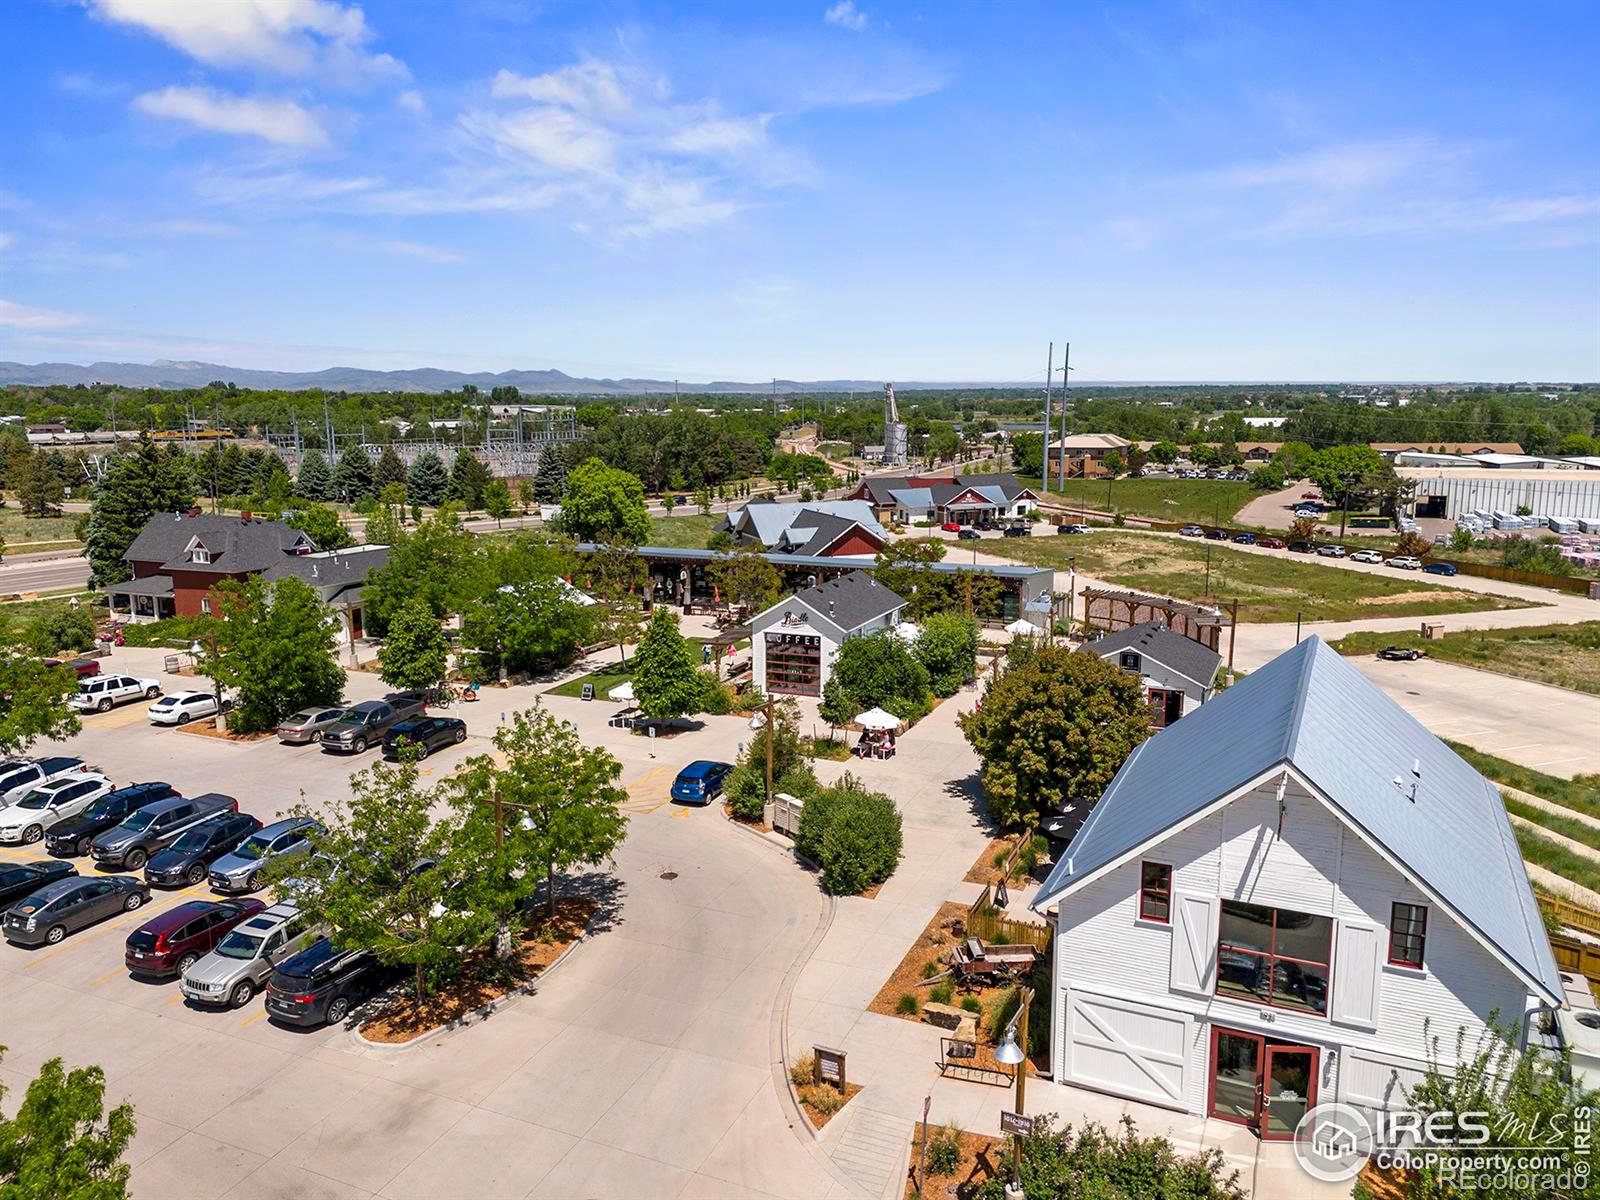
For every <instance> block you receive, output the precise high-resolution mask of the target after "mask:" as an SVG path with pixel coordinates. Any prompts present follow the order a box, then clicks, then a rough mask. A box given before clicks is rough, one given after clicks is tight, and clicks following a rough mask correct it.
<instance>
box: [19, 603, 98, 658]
mask: <svg viewBox="0 0 1600 1200" xmlns="http://www.w3.org/2000/svg"><path fill="white" fill-rule="evenodd" d="M28 646H29V648H30V649H32V650H33V652H34V653H35V654H56V653H58V652H61V651H70V650H93V649H94V618H93V617H91V616H90V615H89V614H88V612H87V611H85V610H84V609H81V608H63V609H60V610H59V611H57V612H49V613H45V614H44V615H43V616H41V617H40V618H39V619H38V620H36V621H34V623H33V626H32V627H31V628H30V629H29V630H28Z"/></svg>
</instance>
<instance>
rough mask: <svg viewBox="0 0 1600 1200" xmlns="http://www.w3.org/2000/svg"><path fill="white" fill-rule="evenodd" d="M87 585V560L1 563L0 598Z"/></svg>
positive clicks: (21, 559) (30, 558)
mask: <svg viewBox="0 0 1600 1200" xmlns="http://www.w3.org/2000/svg"><path fill="white" fill-rule="evenodd" d="M88 586H89V560H88V559H85V558H35V557H33V556H31V555H29V556H19V557H16V558H8V559H6V560H5V561H4V562H3V563H0V596H13V595H17V594H19V593H22V592H55V591H60V590H62V589H63V588H85V587H88Z"/></svg>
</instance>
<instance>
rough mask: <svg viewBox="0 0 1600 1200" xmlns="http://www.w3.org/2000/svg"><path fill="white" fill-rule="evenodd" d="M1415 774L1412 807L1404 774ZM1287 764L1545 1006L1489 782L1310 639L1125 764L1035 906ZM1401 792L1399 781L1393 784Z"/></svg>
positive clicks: (1534, 945) (1539, 962)
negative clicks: (1494, 952)
mask: <svg viewBox="0 0 1600 1200" xmlns="http://www.w3.org/2000/svg"><path fill="white" fill-rule="evenodd" d="M1413 762H1417V763H1418V764H1419V765H1420V769H1421V777H1420V781H1419V783H1418V787H1417V792H1416V799H1415V801H1413V800H1412V799H1411V798H1410V781H1411V778H1412V776H1411V766H1412V763H1413ZM1280 765H1288V766H1290V767H1292V768H1293V769H1294V771H1295V772H1296V773H1297V774H1298V775H1299V776H1300V777H1301V778H1303V779H1304V780H1305V781H1306V782H1307V783H1309V784H1310V785H1311V786H1312V787H1314V788H1315V789H1316V790H1317V791H1319V792H1320V793H1321V794H1322V795H1323V796H1325V797H1326V798H1327V799H1328V800H1329V801H1330V802H1331V803H1332V804H1333V805H1334V807H1335V808H1336V809H1337V810H1338V811H1339V812H1340V813H1342V814H1343V816H1344V817H1345V818H1346V819H1347V820H1349V822H1350V823H1351V824H1352V825H1353V826H1355V827H1356V828H1357V829H1359V830H1361V831H1363V832H1364V833H1365V834H1366V835H1367V836H1368V837H1369V838H1370V839H1371V840H1372V841H1373V842H1375V843H1376V844H1377V845H1379V846H1381V847H1383V848H1384V850H1385V851H1386V852H1387V853H1388V854H1389V855H1390V856H1391V857H1392V858H1393V859H1394V860H1395V861H1396V862H1398V863H1399V864H1400V865H1401V866H1402V867H1403V868H1404V869H1405V870H1406V871H1407V872H1408V873H1409V874H1410V875H1411V876H1412V878H1413V879H1414V881H1416V882H1417V883H1418V884H1419V885H1420V886H1421V887H1422V888H1424V890H1427V891H1430V892H1431V893H1433V895H1435V896H1436V897H1437V898H1438V899H1439V900H1440V901H1442V902H1443V903H1444V904H1445V905H1446V906H1447V907H1448V908H1449V909H1450V910H1451V911H1453V912H1454V914H1455V915H1456V916H1457V918H1458V919H1460V920H1461V921H1462V922H1463V923H1465V924H1466V925H1468V926H1470V927H1471V928H1473V929H1475V930H1476V931H1477V932H1478V933H1479V935H1480V936H1482V937H1483V938H1484V940H1485V941H1487V942H1489V943H1490V944H1491V945H1493V946H1494V947H1496V948H1497V949H1498V950H1499V951H1500V953H1501V954H1503V955H1504V956H1505V958H1506V959H1507V960H1508V961H1510V962H1512V963H1514V964H1515V965H1516V966H1517V968H1518V969H1519V970H1520V971H1521V972H1522V973H1523V974H1524V975H1525V976H1526V978H1527V980H1528V981H1529V982H1531V983H1532V984H1533V985H1534V986H1535V987H1536V988H1538V989H1539V990H1542V991H1543V992H1545V994H1546V995H1545V998H1546V999H1547V1000H1549V1001H1550V1002H1551V1003H1553V1004H1559V1003H1560V1002H1561V980H1560V976H1559V973H1558V972H1557V969H1556V963H1555V959H1554V957H1553V956H1552V954H1551V950H1550V941H1549V938H1548V937H1546V936H1545V932H1544V925H1543V922H1542V921H1541V919H1540V916H1539V907H1538V904H1537V903H1536V902H1535V900H1534V897H1533V889H1532V887H1531V886H1530V885H1529V883H1528V875H1527V872H1526V870H1525V869H1524V867H1523V864H1522V856H1521V854H1520V853H1519V851H1518V849H1517V842H1516V838H1515V837H1514V836H1513V835H1512V831H1511V823H1510V821H1509V819H1508V818H1507V817H1506V810H1505V804H1504V803H1503V802H1502V801H1501V798H1500V793H1499V792H1498V791H1496V789H1495V787H1494V785H1493V784H1491V783H1489V782H1488V781H1487V780H1486V779H1484V778H1483V776H1481V775H1479V774H1478V773H1477V772H1476V771H1475V770H1473V769H1472V767H1471V766H1469V765H1468V764H1467V763H1466V762H1465V761H1464V760H1463V759H1462V758H1461V757H1460V756H1459V755H1457V754H1455V753H1454V752H1453V751H1452V750H1451V749H1450V748H1449V747H1448V746H1446V745H1445V744H1444V743H1443V742H1441V741H1440V740H1439V739H1438V738H1436V737H1435V736H1434V735H1433V734H1431V733H1429V732H1428V730H1427V729H1426V728H1424V727H1423V726H1422V725H1421V724H1420V723H1419V722H1418V721H1417V720H1416V719H1415V718H1414V717H1412V716H1411V714H1410V713H1408V712H1406V711H1405V709H1403V708H1401V707H1400V706H1399V705H1398V704H1396V703H1395V702H1394V701H1393V700H1391V699H1390V698H1389V697H1388V696H1386V695H1385V694H1384V693H1383V692H1382V691H1381V690H1380V689H1379V688H1378V687H1377V686H1376V685H1374V684H1373V683H1372V682H1370V681H1369V680H1368V679H1367V678H1366V676H1364V675H1362V674H1361V672H1359V671H1358V670H1356V668H1355V667H1354V666H1352V665H1351V664H1350V663H1349V662H1347V661H1345V660H1344V659H1343V658H1341V657H1340V656H1339V655H1338V654H1337V653H1335V652H1334V651H1333V650H1330V649H1329V648H1328V647H1327V646H1325V645H1324V644H1323V643H1322V641H1321V639H1319V638H1315V637H1312V638H1308V639H1306V640H1305V641H1304V642H1302V643H1300V645H1298V646H1296V647H1295V648H1294V649H1292V650H1288V651H1285V652H1284V653H1283V654H1280V655H1279V656H1278V657H1277V658H1275V659H1273V660H1272V661H1271V662H1270V663H1268V664H1267V665H1266V666H1264V667H1262V668H1261V669H1260V670H1258V671H1255V672H1253V673H1251V674H1250V675H1248V676H1246V677H1245V678H1244V679H1243V680H1242V681H1241V682H1239V683H1237V684H1235V685H1234V686H1233V687H1231V688H1229V689H1228V690H1227V691H1225V692H1223V693H1222V694H1221V695H1220V696H1218V697H1217V698H1215V699H1213V700H1212V701H1211V702H1210V703H1208V704H1206V705H1205V706H1204V707H1202V708H1201V709H1200V710H1199V711H1198V712H1194V713H1191V714H1189V715H1188V716H1186V717H1184V718H1183V720H1181V721H1179V722H1178V723H1177V724H1175V725H1173V726H1171V727H1169V728H1167V729H1165V730H1163V731H1162V732H1160V733H1158V734H1156V735H1155V736H1154V737H1152V738H1151V739H1150V740H1149V741H1147V742H1145V743H1144V744H1143V745H1141V746H1140V747H1139V748H1138V749H1137V750H1135V751H1134V753H1133V754H1132V755H1131V756H1130V757H1129V758H1128V761H1127V762H1125V763H1124V764H1123V765H1122V769H1121V770H1120V771H1118V772H1117V775H1116V778H1114V779H1113V780H1112V781H1111V786H1110V787H1108V788H1107V789H1106V791H1105V794H1104V795H1103V796H1102V797H1101V798H1100V801H1099V803H1098V804H1096V805H1095V807H1094V811H1093V812H1092V813H1091V814H1090V817H1089V820H1088V821H1087V822H1085V824H1084V826H1083V828H1082V829H1080V830H1079V831H1078V835H1077V836H1076V837H1075V838H1073V840H1072V844H1071V845H1070V846H1069V847H1068V848H1067V852H1066V853H1065V854H1063V855H1062V856H1061V859H1060V861H1059V862H1058V863H1057V864H1056V867H1055V869H1054V870H1053V871H1051V873H1050V878H1049V879H1047V880H1046V881H1045V884H1044V887H1043V888H1041V889H1040V892H1039V896H1038V898H1037V899H1036V900H1035V901H1034V907H1035V908H1036V909H1041V910H1042V909H1043V908H1045V907H1047V906H1048V905H1050V904H1053V903H1055V902H1056V901H1057V900H1058V899H1059V898H1060V897H1061V896H1062V895H1064V894H1065V893H1067V892H1068V891H1070V890H1071V889H1072V888H1073V887H1075V886H1077V885H1078V884H1079V883H1081V882H1082V881H1083V880H1085V879H1087V878H1089V877H1090V876H1091V875H1093V874H1094V873H1095V872H1096V871H1097V870H1099V869H1100V868H1102V867H1104V866H1106V865H1107V864H1109V863H1112V862H1115V861H1116V860H1117V859H1119V858H1121V857H1122V856H1123V855H1125V854H1128V853H1130V852H1132V851H1134V850H1136V849H1137V848H1138V847H1140V846H1143V845H1146V844H1149V843H1150V842H1152V841H1154V840H1156V839H1158V838H1159V837H1161V835H1162V834H1164V833H1165V832H1166V831H1167V830H1169V829H1171V828H1172V827H1173V826H1175V825H1177V824H1178V823H1180V822H1182V821H1183V820H1185V819H1186V818H1188V817H1190V816H1192V815H1194V814H1195V813H1197V812H1200V811H1201V810H1203V809H1205V808H1207V807H1208V806H1210V805H1211V804H1212V803H1214V802H1215V801H1217V800H1220V799H1221V798H1222V797H1224V796H1226V795H1228V794H1229V793H1230V792H1233V791H1236V790H1238V789H1239V788H1241V787H1243V786H1244V785H1246V784H1247V783H1249V782H1250V781H1251V780H1254V779H1258V778H1261V777H1262V776H1263V775H1265V774H1267V773H1268V772H1270V771H1271V770H1272V769H1273V768H1274V767H1277V766H1280ZM1397 775H1398V776H1400V777H1401V778H1402V779H1403V780H1404V781H1405V787H1404V790H1402V789H1401V788H1397V787H1396V786H1395V785H1394V782H1393V781H1394V778H1395V776H1397Z"/></svg>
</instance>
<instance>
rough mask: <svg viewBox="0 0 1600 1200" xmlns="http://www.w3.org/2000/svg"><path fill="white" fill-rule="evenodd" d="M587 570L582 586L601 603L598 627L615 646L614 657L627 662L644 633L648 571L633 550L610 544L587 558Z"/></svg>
mask: <svg viewBox="0 0 1600 1200" xmlns="http://www.w3.org/2000/svg"><path fill="white" fill-rule="evenodd" d="M587 567H588V571H587V572H586V574H585V576H584V586H585V589H586V590H587V591H589V592H592V593H593V594H594V595H595V596H596V597H597V598H598V599H599V601H600V605H601V609H600V614H599V617H598V620H599V628H600V630H601V631H602V632H604V634H605V636H606V638H607V639H608V640H609V641H612V642H615V643H616V646H617V654H618V656H619V658H620V659H621V661H622V662H623V663H626V662H627V661H628V646H629V645H637V644H638V642H639V635H640V634H641V633H642V632H644V622H645V617H644V609H643V608H642V607H641V606H642V603H643V597H644V592H645V589H646V588H648V587H649V586H650V581H649V572H648V569H647V568H646V567H645V565H644V560H642V559H641V558H640V557H639V556H638V555H637V554H635V553H633V550H632V547H629V546H618V545H613V544H611V543H610V542H603V543H601V545H600V547H599V548H598V549H597V550H595V551H594V553H592V554H590V555H589V556H588V563H587Z"/></svg>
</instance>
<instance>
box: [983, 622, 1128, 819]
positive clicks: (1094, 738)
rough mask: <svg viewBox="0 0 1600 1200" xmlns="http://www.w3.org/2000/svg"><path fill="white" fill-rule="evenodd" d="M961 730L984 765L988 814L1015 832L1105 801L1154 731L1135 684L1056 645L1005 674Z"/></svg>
mask: <svg viewBox="0 0 1600 1200" xmlns="http://www.w3.org/2000/svg"><path fill="white" fill-rule="evenodd" d="M959 721H960V725H961V730H962V732H963V733H965V734H966V737H967V741H968V742H970V743H971V744H972V748H973V749H974V750H976V751H977V753H978V756H979V757H980V758H981V759H982V760H983V789H984V794H985V795H986V796H987V797H988V801H989V812H990V814H991V815H992V816H993V817H994V819H995V820H997V821H999V822H1000V823H1001V824H1003V825H1011V826H1017V825H1030V826H1034V827H1037V825H1038V824H1039V820H1040V818H1041V816H1043V815H1044V814H1047V813H1049V812H1050V811H1051V810H1052V809H1053V808H1055V807H1056V806H1057V805H1059V804H1062V803H1065V802H1066V801H1069V800H1080V801H1085V800H1091V799H1093V798H1095V797H1097V796H1099V795H1100V793H1101V792H1103V791H1104V790H1105V788H1106V785H1107V784H1109V783H1110V782H1111V777H1112V776H1113V775H1115V774H1116V773H1117V770H1118V768H1120V767H1121V766H1122V764H1123V761H1124V760H1125V759H1126V758H1127V757H1128V755H1129V754H1131V753H1132V752H1133V749H1134V747H1135V746H1137V745H1138V744H1139V743H1140V742H1142V741H1144V740H1145V738H1147V737H1149V736H1150V732H1151V731H1150V706H1149V702H1148V701H1147V700H1146V698H1145V695H1144V688H1143V687H1142V685H1141V684H1140V682H1139V680H1138V679H1137V678H1136V677H1135V676H1133V675H1130V674H1128V673H1127V672H1125V671H1123V670H1121V669H1120V668H1118V667H1116V666H1114V665H1113V664H1111V663H1108V662H1106V661H1105V660H1104V659H1102V658H1101V657H1100V656H1099V655H1097V654H1092V653H1086V652H1073V651H1071V650H1068V649H1066V648H1065V647H1060V646H1051V647H1046V648H1044V649H1041V650H1039V651H1038V652H1037V653H1035V654H1034V655H1033V657H1032V658H1031V659H1030V660H1029V661H1028V662H1027V663H1025V664H1023V665H1021V666H1018V667H1014V668H1012V669H1011V670H1009V671H1007V672H1006V673H1005V674H1004V675H1003V676H1001V677H1000V679H999V680H997V681H996V682H994V683H991V684H990V685H989V688H988V690H987V692H986V693H985V694H984V698H983V704H982V706H981V707H980V708H979V709H977V710H976V711H974V712H970V713H965V714H963V715H962V716H961V717H960V718H959Z"/></svg>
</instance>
